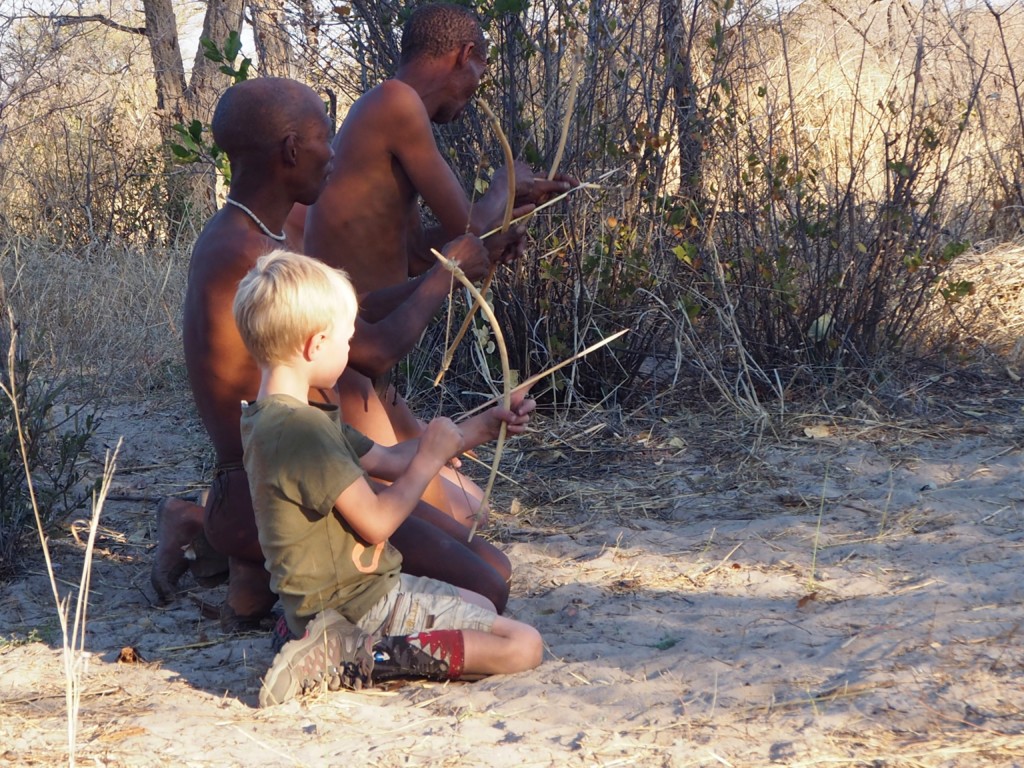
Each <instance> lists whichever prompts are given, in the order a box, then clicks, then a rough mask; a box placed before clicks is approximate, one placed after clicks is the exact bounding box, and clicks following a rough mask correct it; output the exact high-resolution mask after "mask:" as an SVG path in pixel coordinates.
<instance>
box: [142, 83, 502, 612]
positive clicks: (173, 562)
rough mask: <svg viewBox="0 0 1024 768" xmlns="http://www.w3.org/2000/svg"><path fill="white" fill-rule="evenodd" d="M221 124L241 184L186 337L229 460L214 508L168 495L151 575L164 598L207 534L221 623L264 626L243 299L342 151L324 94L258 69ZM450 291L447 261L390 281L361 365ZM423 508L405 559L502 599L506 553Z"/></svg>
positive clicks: (407, 529) (195, 379)
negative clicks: (237, 319)
mask: <svg viewBox="0 0 1024 768" xmlns="http://www.w3.org/2000/svg"><path fill="white" fill-rule="evenodd" d="M212 128H213V136H214V140H215V141H216V142H217V144H218V145H219V146H220V147H221V148H223V149H224V151H225V152H226V153H227V155H228V157H229V158H230V160H231V168H232V180H231V191H230V193H229V198H228V204H227V205H225V207H224V208H222V209H221V210H220V211H218V212H217V213H216V214H215V215H214V216H213V218H211V219H210V221H209V222H208V223H207V225H206V226H205V227H204V229H203V231H202V233H201V234H200V236H199V239H198V240H197V241H196V244H195V247H194V250H193V252H192V260H191V263H190V266H189V280H188V288H187V292H186V296H185V319H184V342H185V360H186V364H187V367H188V374H189V380H190V382H191V385H192V392H193V395H194V397H195V401H196V406H197V408H198V411H199V415H200V417H201V418H202V420H203V424H204V425H205V427H206V429H207V432H208V433H209V435H210V439H211V440H212V441H213V445H214V448H215V450H216V453H217V462H218V467H217V471H216V475H215V479H214V481H213V486H212V488H211V491H210V495H209V500H208V502H207V505H206V509H205V511H204V510H203V509H202V508H201V507H199V506H197V505H195V504H191V503H189V502H186V501H182V500H180V499H172V500H168V501H167V502H165V503H164V504H163V505H161V510H160V512H161V514H160V523H159V529H158V536H159V546H158V549H157V554H156V557H155V562H154V566H153V573H152V576H153V579H152V580H153V585H154V587H155V588H156V590H157V593H158V595H159V596H160V597H161V598H164V599H166V598H168V597H170V596H171V595H172V594H173V593H174V592H175V589H176V584H177V581H178V579H179V578H180V577H181V576H182V575H183V573H184V571H185V570H186V568H187V567H188V561H185V560H184V559H183V555H182V548H183V547H184V546H187V545H189V544H190V543H192V542H193V540H194V539H196V538H197V536H199V534H200V533H201V532H203V531H205V538H206V540H207V541H208V543H209V545H211V546H212V548H213V549H214V550H216V552H218V553H220V554H222V555H225V556H227V558H228V570H229V582H228V596H227V600H226V602H225V603H224V605H223V606H222V607H221V623H222V625H223V626H224V627H225V628H226V629H229V630H231V629H239V628H245V627H251V626H255V625H257V624H258V623H259V621H260V620H261V619H263V618H265V617H266V616H267V615H268V614H269V612H270V609H271V608H272V607H273V604H274V602H275V601H276V596H275V595H274V594H273V593H272V592H271V591H270V589H269V575H268V573H267V571H266V570H265V568H264V559H263V553H262V551H261V550H260V546H259V540H258V538H257V531H256V524H255V519H254V516H253V510H252V504H251V501H250V498H249V486H248V481H247V478H246V475H245V472H244V471H243V469H242V464H241V461H242V442H241V433H240V430H239V417H240V414H241V410H240V402H241V401H242V400H252V399H254V398H255V396H256V393H257V389H258V387H259V371H258V369H257V367H256V364H255V363H254V362H253V360H252V359H251V358H250V357H249V355H248V353H247V352H246V350H245V346H244V345H243V343H242V339H241V337H240V336H239V333H238V330H237V329H236V327H235V323H234V319H233V316H232V313H231V304H232V299H233V297H234V295H235V290H236V288H237V285H238V282H239V280H240V279H241V278H242V277H243V276H244V275H245V274H246V272H247V271H248V270H249V269H250V267H252V265H253V264H254V263H255V261H256V259H257V258H258V257H259V256H261V255H263V254H264V253H267V252H268V251H271V250H273V249H274V248H276V247H278V246H280V245H281V244H282V243H283V242H285V241H286V239H287V238H286V236H285V234H284V232H283V228H284V226H285V221H286V217H287V216H288V214H289V211H291V209H292V207H293V206H294V205H295V204H296V203H298V204H302V205H310V204H312V203H313V202H314V201H315V200H316V199H317V196H318V195H319V194H320V192H321V189H322V188H323V185H324V181H325V178H326V176H327V173H328V172H329V170H330V167H331V161H332V158H333V156H334V152H333V150H332V148H331V145H330V122H329V120H328V118H327V116H326V113H325V110H324V106H323V103H322V102H321V101H320V99H319V98H318V97H317V95H316V93H315V92H314V91H312V90H311V89H309V88H307V87H306V86H305V85H302V84H300V83H297V82H295V81H291V80H283V79H276V78H261V79H257V80H250V81H246V82H243V83H239V84H238V85H235V86H233V87H232V88H230V89H229V90H228V91H227V92H226V93H225V94H224V96H223V97H222V98H221V100H220V102H219V104H218V106H217V109H216V112H215V114H214V117H213V121H212ZM289 245H290V247H293V248H295V247H296V245H297V244H295V243H290V244H289ZM446 251H447V255H449V256H450V257H451V258H454V259H456V260H457V261H458V262H459V263H460V265H461V266H462V268H463V269H464V270H465V271H466V272H467V274H470V275H473V276H474V277H475V278H476V279H480V278H482V277H483V276H484V275H485V274H486V273H487V271H488V269H489V267H490V261H489V259H488V256H487V251H486V250H485V249H484V247H483V245H482V244H481V243H480V241H479V240H478V239H476V238H475V237H472V236H469V237H463V238H459V239H458V240H456V241H454V242H453V243H451V244H449V246H448V247H447V249H446ZM449 290H450V277H449V275H448V273H447V272H446V271H445V270H443V268H440V267H438V268H435V269H433V270H428V271H426V272H424V273H423V275H422V276H421V277H420V278H418V279H417V280H414V281H409V282H405V283H403V284H402V285H400V286H396V287H395V288H394V290H393V291H391V293H392V294H393V296H392V302H393V303H394V304H395V305H396V306H397V309H396V310H395V311H394V312H392V313H390V314H389V315H388V316H387V317H386V318H385V319H384V320H381V321H380V322H379V323H377V324H374V325H371V324H369V323H366V322H363V321H357V328H359V333H360V336H359V338H358V339H354V340H353V342H352V349H351V353H350V360H351V363H352V365H355V366H358V367H359V368H360V369H361V370H362V371H364V373H366V374H369V375H379V374H380V373H382V372H384V371H387V370H389V369H390V368H391V366H393V365H394V364H395V362H396V360H398V358H399V357H400V356H401V355H403V354H405V353H407V352H408V351H409V349H411V347H412V346H413V345H414V344H415V342H416V340H417V338H418V337H419V335H420V334H421V333H422V330H423V328H424V327H425V325H426V324H427V323H428V322H429V321H430V319H431V318H432V316H433V314H434V313H435V312H436V311H437V309H438V308H439V307H440V306H441V304H442V303H443V302H444V299H445V297H446V296H447V295H448V292H449ZM317 397H320V398H323V399H328V400H334V401H335V402H336V401H337V395H336V393H334V392H325V391H319V392H318V393H311V398H317ZM414 515H415V516H414V517H412V518H410V519H409V520H408V521H407V523H405V524H403V526H402V527H401V528H400V529H399V531H398V534H397V535H396V536H395V537H394V538H393V542H394V544H395V546H396V547H398V549H399V550H400V551H401V552H402V553H403V558H404V563H405V565H408V566H409V567H408V568H407V570H410V571H412V572H414V573H418V574H421V575H429V576H433V577H435V578H439V579H442V580H445V581H448V582H449V583H452V584H456V585H458V586H465V587H472V588H473V589H474V590H476V591H477V592H481V593H483V594H486V595H487V596H488V598H489V599H491V600H492V601H493V602H494V603H495V605H496V606H498V608H499V610H500V609H501V608H503V607H504V605H505V601H506V600H507V598H508V584H507V581H508V578H509V576H510V574H511V567H510V565H509V562H508V559H507V558H506V557H505V556H504V555H503V554H502V553H501V552H500V551H499V550H497V549H496V548H494V547H493V546H491V545H490V544H487V543H486V542H484V541H482V540H476V539H475V540H474V541H473V542H472V543H471V544H469V543H467V542H466V535H465V534H466V531H465V529H464V528H463V527H462V526H459V525H457V524H456V523H455V522H454V521H453V520H452V519H451V518H450V517H448V516H446V515H444V514H442V513H441V512H439V511H438V510H436V509H433V508H431V507H429V506H428V505H426V504H420V505H419V507H418V508H417V511H416V512H415V513H414ZM200 538H201V537H200ZM193 565H194V566H195V567H197V568H198V573H199V575H206V576H210V575H211V574H210V573H209V571H207V572H205V573H203V571H202V568H203V566H204V563H203V562H202V558H201V559H200V560H199V561H195V562H194V563H193ZM403 567H405V566H403Z"/></svg>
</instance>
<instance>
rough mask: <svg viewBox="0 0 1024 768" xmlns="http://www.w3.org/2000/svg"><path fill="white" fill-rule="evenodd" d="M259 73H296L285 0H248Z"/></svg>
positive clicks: (271, 74)
mask: <svg viewBox="0 0 1024 768" xmlns="http://www.w3.org/2000/svg"><path fill="white" fill-rule="evenodd" d="M249 10H250V12H251V13H252V28H253V37H254V38H255V40H256V54H257V56H259V62H260V65H259V70H260V74H261V75H263V76H267V77H295V72H294V66H293V64H292V51H291V41H290V40H289V38H288V26H287V19H286V17H285V11H284V0H249Z"/></svg>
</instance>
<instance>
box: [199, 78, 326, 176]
mask: <svg viewBox="0 0 1024 768" xmlns="http://www.w3.org/2000/svg"><path fill="white" fill-rule="evenodd" d="M323 114H324V106H323V103H322V102H321V101H320V97H319V96H317V95H316V91H314V90H313V89H312V88H310V87H308V86H306V85H303V84H302V83H299V82H297V81H295V80H288V79H287V78H282V77H260V78H256V79H255V80H243V81H242V82H240V83H237V84H236V85H233V86H231V87H230V88H228V89H227V90H226V91H225V92H224V95H223V96H221V98H220V101H219V102H217V108H216V109H215V110H214V112H213V120H212V121H211V122H210V127H211V129H212V132H213V140H214V141H215V142H217V146H219V147H220V148H221V149H223V150H224V151H225V152H226V153H227V156H228V158H229V159H233V158H236V157H241V156H243V155H247V154H251V153H256V154H262V153H264V152H267V151H269V150H272V149H273V148H274V147H276V146H278V145H279V143H280V142H281V140H282V139H284V137H285V136H287V135H288V134H289V133H292V132H298V131H299V129H300V128H301V127H302V126H303V125H305V124H306V123H307V122H308V121H310V120H313V119H319V118H322V117H323Z"/></svg>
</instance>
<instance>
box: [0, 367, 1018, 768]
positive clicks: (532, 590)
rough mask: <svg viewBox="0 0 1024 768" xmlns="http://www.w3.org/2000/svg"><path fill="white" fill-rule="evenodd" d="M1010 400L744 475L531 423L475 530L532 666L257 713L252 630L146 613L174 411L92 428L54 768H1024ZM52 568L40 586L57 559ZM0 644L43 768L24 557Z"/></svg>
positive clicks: (877, 433) (606, 427) (35, 640)
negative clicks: (88, 575) (93, 503)
mask: <svg viewBox="0 0 1024 768" xmlns="http://www.w3.org/2000/svg"><path fill="white" fill-rule="evenodd" d="M1009 386H1014V387H1015V388H1014V389H1013V391H1006V390H1003V391H1002V392H1001V393H998V392H997V394H996V396H993V397H981V396H974V395H972V393H971V392H970V389H971V388H970V387H967V394H966V395H965V394H964V393H960V394H957V395H955V396H953V397H951V398H949V402H950V403H951V405H950V406H948V407H946V408H943V409H939V410H941V411H942V413H943V414H944V415H943V417H942V419H941V422H942V423H936V421H935V420H934V419H933V420H932V421H930V422H928V423H927V424H925V423H922V422H915V423H912V424H910V423H908V424H893V423H889V424H887V425H885V426H883V425H881V424H879V423H877V422H874V423H873V422H867V421H864V420H848V421H831V422H829V421H826V420H821V419H818V420H804V421H798V420H793V421H792V422H791V423H790V426H788V427H787V428H786V431H785V433H784V434H780V435H777V436H775V437H773V438H770V439H769V438H767V437H766V439H765V440H764V441H763V442H762V444H761V445H760V447H759V448H758V449H757V450H756V451H753V456H754V457H755V458H752V457H751V451H749V450H747V451H744V450H743V448H742V445H741V443H742V440H737V439H735V438H729V439H726V438H725V437H724V433H725V432H726V431H727V429H726V428H725V427H723V426H721V425H718V424H715V423H713V422H712V421H711V420H710V419H706V420H704V421H703V422H701V421H699V420H694V419H690V420H689V421H683V420H682V419H677V420H673V421H672V423H665V422H664V421H660V422H658V425H657V428H656V429H655V430H654V432H653V433H652V432H651V431H650V430H647V429H641V428H633V429H622V428H619V429H618V430H617V432H616V431H615V430H613V428H612V426H610V425H611V424H613V423H614V422H615V420H614V419H612V418H603V417H594V418H593V419H592V420H591V421H588V422H586V423H583V424H576V425H573V426H571V427H562V428H561V431H560V432H559V431H557V430H555V427H554V426H552V425H551V424H545V423H544V421H543V419H540V420H538V423H537V427H538V430H539V431H538V433H537V435H536V436H532V437H528V438H524V439H522V440H520V441H519V442H518V445H517V448H518V451H513V452H512V455H511V457H510V460H509V461H507V462H506V463H505V465H504V467H505V471H506V472H507V473H509V474H510V475H511V476H512V477H514V478H515V479H516V480H517V481H518V482H519V483H521V485H519V486H516V485H513V484H510V483H508V482H504V483H503V484H502V485H503V488H502V493H501V496H500V497H499V502H500V503H502V504H503V505H504V507H505V509H506V510H508V511H507V512H506V513H505V514H500V515H498V516H497V521H496V525H495V526H494V530H493V532H492V535H493V536H495V537H496V539H497V540H498V541H499V542H501V544H502V546H503V547H504V548H505V549H506V550H507V551H508V553H509V555H510V557H511V558H512V561H513V563H514V565H515V576H514V589H513V594H514V597H513V600H512V602H511V605H510V609H511V613H512V615H514V616H515V617H517V618H519V619H521V620H523V621H526V622H530V623H532V624H534V625H536V626H537V627H538V628H539V629H540V630H541V632H542V633H543V635H544V638H545V641H546V644H547V653H546V656H545V661H544V663H543V665H542V666H541V667H540V668H539V669H537V670H535V671H533V672H530V673H527V674H520V675H514V676H508V677H497V678H492V679H488V680H484V681H480V682H476V683H460V684H448V685H441V684H435V683H418V682H416V683H409V684H406V685H403V686H401V687H398V688H394V689H387V690H372V691H369V692H360V693H351V692H343V693H339V694H329V695H322V696H319V697H315V698H312V699H307V700H304V701H296V702H292V703H289V704H287V705H284V706H280V707H277V708H272V709H267V710H259V709H256V708H255V704H256V694H257V690H258V686H259V678H260V675H261V674H262V673H263V672H264V671H265V669H266V667H267V665H268V664H269V662H270V660H271V655H272V654H271V650H270V642H269V636H268V635H267V634H260V633H254V634H250V635H247V636H234V637H230V636H224V635H222V634H221V633H220V631H219V627H218V624H217V622H216V621H212V620H209V619H204V618H202V616H201V614H200V611H199V608H198V607H197V604H196V601H195V600H194V599H192V597H191V596H184V597H182V598H181V599H179V600H178V601H177V602H175V603H174V604H172V605H171V606H169V607H166V608H158V607H155V606H154V605H153V600H152V597H153V596H152V592H151V589H150V586H149V582H148V573H149V564H150V557H151V553H152V549H153V545H154V542H153V530H154V522H155V520H154V511H155V508H156V504H157V501H158V500H159V498H161V497H162V496H164V495H166V494H168V493H178V494H183V495H184V494H188V493H192V492H194V491H195V490H196V489H197V488H198V487H200V486H201V484H202V483H203V481H204V479H205V478H208V476H209V454H208V452H207V451H206V450H205V449H204V447H203V440H202V435H201V431H200V430H199V429H198V428H197V426H196V424H195V423H194V422H193V421H192V420H191V419H190V418H189V417H187V416H182V415H180V412H181V410H182V409H180V408H179V409H176V408H171V407H167V408H161V407H159V406H156V405H147V404H136V405H132V406H122V407H119V408H116V409H113V410H112V411H111V412H110V413H109V414H108V415H107V417H106V419H105V421H104V423H103V426H102V434H101V435H99V436H98V437H97V439H96V440H94V442H93V445H92V447H91V451H92V455H93V457H94V460H93V461H92V462H91V463H90V465H89V466H88V467H87V469H88V471H89V472H90V473H91V474H93V475H95V474H98V473H99V470H100V463H99V461H100V460H101V459H102V456H103V452H104V450H105V449H106V448H108V447H112V446H113V445H114V443H115V442H116V440H117V438H118V436H120V435H124V437H125V444H124V447H123V449H122V452H121V456H120V460H119V463H118V473H117V476H116V478H115V483H114V488H113V491H112V496H113V499H112V500H111V501H109V502H108V504H107V506H106V508H105V509H104V512H103V517H102V522H101V531H100V539H99V542H98V551H97V553H96V560H95V563H94V567H93V577H92V594H91V600H90V608H89V615H88V633H87V639H86V648H87V651H88V654H89V659H88V664H87V667H86V670H85V673H84V677H83V682H82V685H83V689H82V699H81V718H80V726H79V733H78V764H79V765H90V766H91V765H103V766H167V765H174V766H179V765H180V766H235V765H237V766H242V765H245V766H254V765H266V766H323V765H337V766H350V765H367V766H419V765H430V766H433V767H437V766H526V765H534V766H549V765H559V766H561V765H579V766H618V765H640V766H771V765H783V766H810V765H864V766H904V765H906V766H975V765H976V766H1024V684H1022V682H1021V680H1022V678H1024V650H1022V648H1021V639H1022V637H1024V632H1022V623H1024V599H1022V598H1024V586H1022V583H1024V488H1022V485H1021V476H1022V475H1021V469H1022V464H1024V453H1022V441H1024V413H1022V410H1021V406H1022V404H1024V393H1022V392H1021V390H1020V389H1019V385H1009ZM69 523H70V521H69ZM66 528H67V529H70V526H66ZM51 546H52V549H53V552H54V554H55V558H56V560H57V563H58V569H59V570H58V574H59V578H60V579H61V582H62V583H61V589H62V590H64V591H65V592H66V591H68V590H69V585H71V584H73V583H75V582H77V580H78V578H79V576H78V574H79V569H80V564H81V561H82V548H81V547H80V546H79V545H78V544H76V543H75V540H74V538H73V537H72V536H71V535H70V534H69V533H65V534H63V535H58V536H55V537H54V539H53V541H52V543H51ZM192 595H193V596H194V597H201V598H203V599H205V600H208V601H213V602H216V601H217V600H218V598H219V593H218V591H217V590H203V589H200V588H199V587H194V589H193V593H192ZM0 635H2V637H3V642H2V643H0V763H2V762H5V761H6V762H7V763H9V764H12V765H29V766H30V765H58V764H61V763H66V752H67V747H66V743H67V742H66V716H65V699H64V682H63V674H62V666H61V651H60V630H59V624H58V622H57V619H56V613H55V609H54V606H53V599H52V594H51V591H50V587H49V586H48V582H47V580H46V577H45V573H44V571H43V567H42V564H41V563H39V564H35V563H34V564H33V565H32V566H31V569H30V572H29V573H27V574H26V575H25V576H24V577H23V578H21V579H20V580H19V581H17V582H16V583H13V584H7V585H4V586H3V588H2V593H0ZM123 648H130V649H134V651H135V653H136V654H137V656H138V657H139V661H137V662H135V663H119V662H118V656H119V654H120V653H121V651H122V649H123Z"/></svg>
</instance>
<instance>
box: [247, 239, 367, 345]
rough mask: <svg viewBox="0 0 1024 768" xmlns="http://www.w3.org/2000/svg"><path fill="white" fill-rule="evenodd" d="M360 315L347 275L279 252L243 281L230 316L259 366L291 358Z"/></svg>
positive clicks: (321, 264) (304, 258)
mask: <svg viewBox="0 0 1024 768" xmlns="http://www.w3.org/2000/svg"><path fill="white" fill-rule="evenodd" d="M357 309H358V302H357V299H356V293H355V290H354V289H353V288H352V283H351V282H350V281H349V279H348V275H346V274H345V272H344V271H342V270H340V269H332V268H331V267H328V266H327V265H326V264H324V263H323V262H322V261H317V260H316V259H311V258H310V257H308V256H303V255H301V254H298V253H292V252H291V251H285V250H282V249H278V250H275V251H271V252H270V253H268V254H267V255H266V256H261V257H260V258H259V260H258V261H257V262H256V266H254V267H253V268H252V269H251V270H249V273H248V274H247V275H246V276H245V277H244V278H242V281H241V282H240V283H239V284H238V291H237V292H236V293H235V301H234V304H233V305H232V310H233V311H234V315H235V325H237V326H238V332H239V333H240V334H241V335H242V341H244V342H245V348H246V349H248V350H249V354H250V355H252V356H253V358H254V359H255V360H256V362H257V363H258V364H260V365H276V364H279V363H283V362H286V361H288V360H289V359H291V358H293V357H294V356H295V355H296V354H298V353H299V351H300V350H301V349H302V346H303V345H304V344H305V343H306V340H307V339H309V338H310V337H311V336H313V335H314V334H316V333H319V332H320V331H325V330H332V329H333V328H334V323H335V320H336V319H338V318H339V317H342V316H344V315H343V313H350V315H349V316H350V317H355V314H356V311H357Z"/></svg>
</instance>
